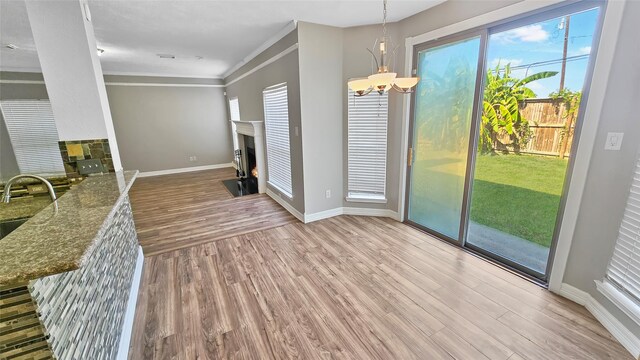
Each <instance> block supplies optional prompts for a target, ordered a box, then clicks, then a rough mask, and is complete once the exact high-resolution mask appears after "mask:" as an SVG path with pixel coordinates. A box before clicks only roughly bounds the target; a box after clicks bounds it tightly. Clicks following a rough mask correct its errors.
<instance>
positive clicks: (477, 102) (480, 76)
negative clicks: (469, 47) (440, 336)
mask: <svg viewBox="0 0 640 360" xmlns="http://www.w3.org/2000/svg"><path fill="white" fill-rule="evenodd" d="M473 38H479V39H480V45H479V49H478V62H477V64H476V88H475V90H474V93H473V103H474V105H473V111H472V113H471V126H470V129H469V140H470V145H469V146H470V147H469V149H468V153H467V164H466V165H467V166H466V172H465V179H464V189H463V194H462V209H461V210H462V211H461V215H462V217H461V218H460V229H459V232H458V239H453V238H451V237H449V236H447V235H444V234H441V233H439V232H437V231H435V230H432V229H430V228H427V227H426V226H424V225H421V224H418V223H416V222H414V221H411V220H410V219H409V206H410V204H411V201H410V199H409V198H410V197H411V176H412V172H413V159H414V158H415V157H414V156H411V158H410V159H409V161H410V162H411V163H409V161H408V162H407V168H406V171H407V176H406V184H405V186H406V193H405V202H404V204H405V217H406V219H405V222H406V223H407V224H410V225H411V226H414V227H417V228H419V229H420V230H423V231H425V232H427V233H429V234H431V235H434V236H436V237H438V238H441V239H445V240H447V241H449V242H451V243H454V244H456V245H460V246H463V245H464V239H465V233H466V226H465V223H464V221H463V219H464V218H465V213H467V212H468V206H469V199H468V198H469V196H468V195H469V184H471V179H470V178H469V174H470V172H469V169H470V166H471V156H472V155H473V148H472V146H473V145H471V141H472V142H475V140H472V139H473V136H474V135H475V133H476V126H477V125H476V121H475V119H476V117H477V116H478V114H479V111H480V109H481V108H482V101H481V100H482V99H481V97H482V92H483V86H482V85H483V83H484V77H485V76H484V63H485V58H486V49H487V46H486V45H487V39H488V32H487V29H473V30H470V31H464V32H461V33H457V34H453V35H450V36H445V37H443V38H441V39H436V40H433V41H428V42H425V43H422V44H418V45H415V46H414V47H413V60H412V64H413V65H412V68H413V69H415V71H416V72H417V71H418V56H419V53H420V52H422V51H426V50H429V49H433V48H437V47H440V46H443V45H447V44H453V43H456V42H460V41H464V40H467V39H473ZM478 85H480V86H478ZM416 97H417V86H416V91H414V92H413V94H411V108H410V109H411V110H410V115H409V119H410V120H409V143H408V147H409V148H414V144H413V141H414V135H415V134H414V131H415V129H414V125H415V108H416Z"/></svg>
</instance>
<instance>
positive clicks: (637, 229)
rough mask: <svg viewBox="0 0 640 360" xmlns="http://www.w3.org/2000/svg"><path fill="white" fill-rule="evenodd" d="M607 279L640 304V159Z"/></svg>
mask: <svg viewBox="0 0 640 360" xmlns="http://www.w3.org/2000/svg"><path fill="white" fill-rule="evenodd" d="M607 278H608V279H609V280H610V281H611V282H613V283H614V284H615V285H617V286H618V287H620V288H621V289H622V290H623V291H625V292H626V293H628V294H629V295H631V296H632V297H633V298H635V299H634V300H635V301H637V302H638V303H639V304H640V159H639V160H638V163H637V165H636V169H635V173H634V176H633V182H632V184H631V192H630V193H629V199H628V200H627V206H626V208H625V211H624V216H623V217H622V224H621V225H620V231H619V233H618V240H617V241H616V246H615V249H614V251H613V257H612V258H611V261H610V263H609V268H608V269H607Z"/></svg>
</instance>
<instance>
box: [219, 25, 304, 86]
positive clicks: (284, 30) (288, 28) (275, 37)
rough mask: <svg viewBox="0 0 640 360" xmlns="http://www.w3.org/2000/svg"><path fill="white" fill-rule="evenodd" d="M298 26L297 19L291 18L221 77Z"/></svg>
mask: <svg viewBox="0 0 640 360" xmlns="http://www.w3.org/2000/svg"><path fill="white" fill-rule="evenodd" d="M296 27H298V21H297V20H292V21H290V22H289V23H288V24H287V25H286V26H285V27H283V28H282V29H281V30H280V31H278V32H277V33H276V34H275V35H273V36H272V37H270V38H269V39H267V41H265V42H264V43H262V45H260V46H258V48H257V49H255V50H253V51H252V52H251V53H250V54H249V55H247V56H246V57H245V58H244V59H242V60H241V61H240V62H239V63H237V64H236V65H235V66H233V67H232V68H231V69H229V70H227V71H226V72H225V73H224V74H223V75H222V77H223V78H225V79H226V78H227V77H228V76H229V75H231V74H233V73H234V72H236V71H237V70H238V69H240V68H241V67H242V66H244V65H246V64H247V63H248V62H249V61H251V60H253V59H254V58H255V57H256V56H258V55H260V54H261V53H262V52H263V51H265V50H267V49H268V48H269V47H271V46H272V45H273V44H275V43H277V42H278V41H280V39H282V38H283V37H285V36H287V34H289V33H290V32H292V31H293V30H295V29H296Z"/></svg>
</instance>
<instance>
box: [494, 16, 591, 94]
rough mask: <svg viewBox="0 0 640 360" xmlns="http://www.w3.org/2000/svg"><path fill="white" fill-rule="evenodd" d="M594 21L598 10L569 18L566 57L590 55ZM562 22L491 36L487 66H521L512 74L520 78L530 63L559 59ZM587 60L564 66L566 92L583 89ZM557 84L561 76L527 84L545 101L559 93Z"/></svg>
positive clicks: (540, 68)
mask: <svg viewBox="0 0 640 360" xmlns="http://www.w3.org/2000/svg"><path fill="white" fill-rule="evenodd" d="M597 17H598V10H597V9H593V10H589V11H585V12H581V13H576V14H572V15H571V22H570V26H569V41H568V51H567V57H572V56H579V55H585V54H589V53H590V51H591V43H592V41H593V33H594V31H595V26H596V22H597ZM561 21H562V18H556V19H551V20H548V21H544V22H539V23H535V24H531V25H527V26H523V27H520V28H517V29H513V30H508V31H504V32H500V33H496V34H493V35H491V36H490V38H489V48H488V53H487V61H488V66H489V67H490V68H495V67H496V65H497V64H498V62H500V66H501V67H502V66H504V65H506V64H507V63H511V67H517V66H523V67H524V68H521V69H515V70H513V71H512V75H513V76H515V77H518V78H522V77H524V76H525V73H526V72H527V69H526V66H527V65H529V64H531V63H535V62H540V61H547V60H555V59H561V58H562V48H563V44H564V31H565V30H564V29H559V25H560V24H561ZM588 60H589V59H588V56H585V57H582V58H579V59H576V60H574V61H568V62H567V72H566V77H565V88H567V89H570V90H574V91H575V90H581V89H582V86H583V84H584V77H585V73H586V69H587V64H588ZM561 66H562V64H561V63H560V62H558V63H557V64H551V65H543V66H532V67H530V68H529V69H528V75H531V74H534V73H536V72H540V71H558V72H560V69H561ZM559 84H560V73H558V75H556V76H554V77H552V78H548V79H543V80H539V81H536V82H534V83H530V84H529V87H530V88H531V89H532V90H533V91H534V92H535V93H536V95H538V97H547V96H548V95H549V93H550V92H553V91H556V90H557V89H558V87H559Z"/></svg>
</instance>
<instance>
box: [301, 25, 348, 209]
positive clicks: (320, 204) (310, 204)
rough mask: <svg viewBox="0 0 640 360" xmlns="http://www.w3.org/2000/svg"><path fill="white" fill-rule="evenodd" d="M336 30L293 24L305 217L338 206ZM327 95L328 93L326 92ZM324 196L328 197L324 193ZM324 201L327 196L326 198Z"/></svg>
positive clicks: (339, 158) (338, 57) (338, 32)
mask: <svg viewBox="0 0 640 360" xmlns="http://www.w3.org/2000/svg"><path fill="white" fill-rule="evenodd" d="M342 32H343V31H342V29H341V28H336V27H331V26H325V25H317V24H311V23H304V22H299V23H298V39H299V44H300V48H299V50H298V56H299V62H300V92H301V94H304V95H303V96H302V98H301V104H300V107H301V116H302V148H303V153H304V158H305V159H307V161H305V162H304V181H305V184H304V189H305V194H304V195H305V196H304V198H305V213H306V214H314V213H318V212H321V211H326V210H331V209H335V208H339V207H341V206H342V201H343V200H342V199H343V198H344V193H343V179H344V177H343V166H342V161H343V138H344V137H343V133H342V131H343V118H344V117H343V111H342V105H343V99H344V96H343V95H342V91H339V90H338V91H336V90H335V89H341V88H344V83H343V79H342V51H343V46H342ZM327 89H332V90H330V91H327ZM327 192H328V193H327ZM327 195H329V196H327Z"/></svg>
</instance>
